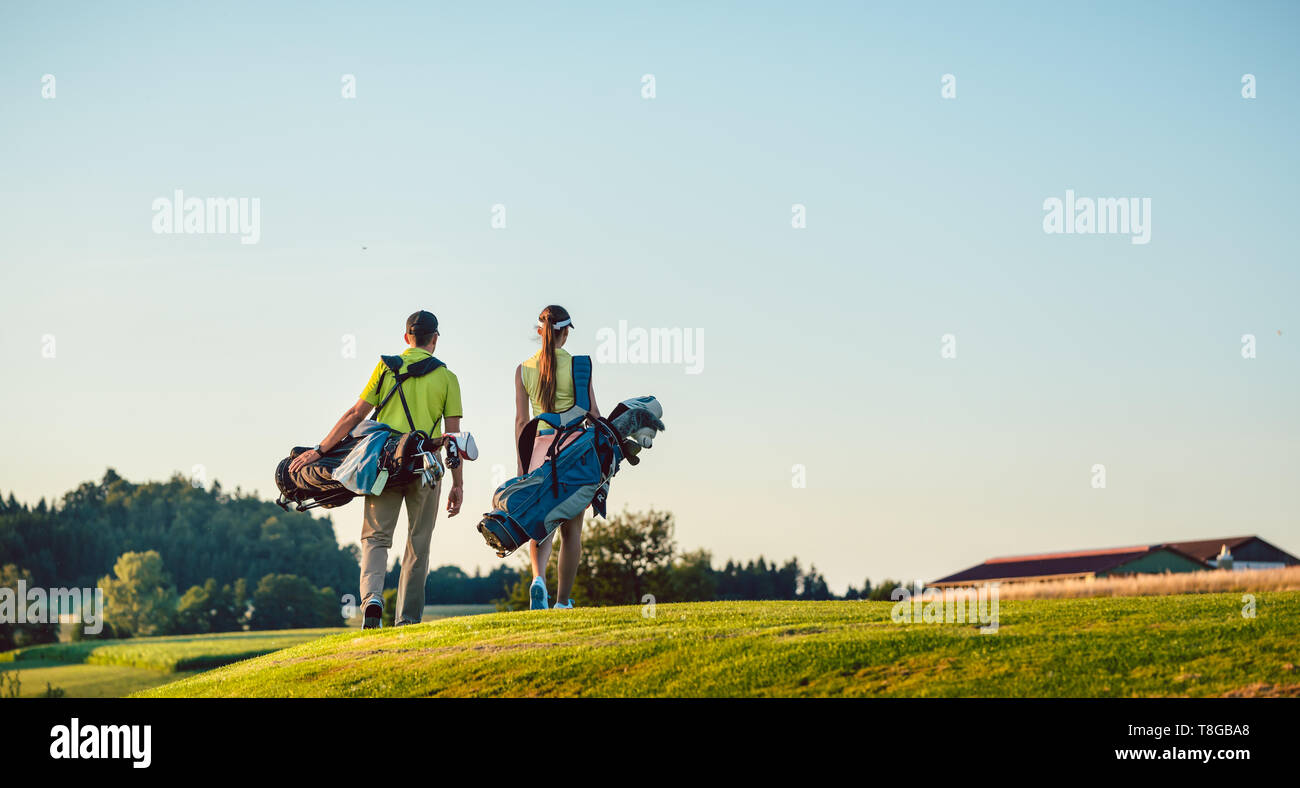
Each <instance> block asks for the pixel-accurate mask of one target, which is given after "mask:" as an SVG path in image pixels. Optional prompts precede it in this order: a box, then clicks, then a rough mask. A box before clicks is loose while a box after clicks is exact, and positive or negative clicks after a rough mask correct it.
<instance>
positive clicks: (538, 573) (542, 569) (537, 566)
mask: <svg viewBox="0 0 1300 788" xmlns="http://www.w3.org/2000/svg"><path fill="white" fill-rule="evenodd" d="M554 546H555V534H551V537H550V538H549V539H547V540H546V541H544V542H542V543H541V544H538V543H537V542H529V543H528V558H529V560H531V561H532V562H533V577H540V578H542V579H545V578H546V567H547V565H548V564H550V563H551V548H552V547H554ZM560 555H561V557H563V555H564V551H563V550H561V551H560Z"/></svg>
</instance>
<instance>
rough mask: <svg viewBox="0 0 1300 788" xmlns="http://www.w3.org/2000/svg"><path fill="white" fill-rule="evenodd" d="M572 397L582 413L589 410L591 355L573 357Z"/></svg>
mask: <svg viewBox="0 0 1300 788" xmlns="http://www.w3.org/2000/svg"><path fill="white" fill-rule="evenodd" d="M573 399H574V405H575V407H579V408H582V412H583V413H586V412H587V411H589V410H591V356H574V357H573Z"/></svg>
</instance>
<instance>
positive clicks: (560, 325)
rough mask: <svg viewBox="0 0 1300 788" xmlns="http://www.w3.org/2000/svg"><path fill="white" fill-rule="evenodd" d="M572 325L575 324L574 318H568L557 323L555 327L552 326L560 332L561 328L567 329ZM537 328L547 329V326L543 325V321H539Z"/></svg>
mask: <svg viewBox="0 0 1300 788" xmlns="http://www.w3.org/2000/svg"><path fill="white" fill-rule="evenodd" d="M572 324H573V318H571V317H566V318H564V319H563V320H561V321H560V322H558V323H556V324H555V325H554V326H552V327H553V328H554V329H555V330H556V331H559V330H560V329H561V328H567V327H569V326H570V325H572ZM537 327H538V328H546V324H545V323H543V322H542V321H540V320H538V321H537Z"/></svg>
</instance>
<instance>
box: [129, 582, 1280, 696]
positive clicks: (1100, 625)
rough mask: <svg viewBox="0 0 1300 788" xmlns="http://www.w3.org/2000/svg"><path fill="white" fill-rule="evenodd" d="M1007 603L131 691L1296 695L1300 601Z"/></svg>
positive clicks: (576, 640) (622, 624) (841, 614)
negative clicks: (993, 609) (981, 618)
mask: <svg viewBox="0 0 1300 788" xmlns="http://www.w3.org/2000/svg"><path fill="white" fill-rule="evenodd" d="M1256 598H1257V616H1256V617H1255V618H1249V619H1248V618H1243V617H1242V614H1241V610H1242V599H1241V595H1239V594H1201V595H1184V596H1165V597H1127V598H1096V599H1053V600H1025V601H1008V602H1003V603H1002V605H1001V609H1000V621H1001V626H1000V629H999V631H998V632H997V633H996V634H981V633H980V632H979V631H978V629H977V628H976V627H975V626H972V625H961V624H919V623H918V624H896V623H894V622H893V621H891V619H890V611H891V609H892V607H893V606H892V604H891V603H888V602H880V603H873V602H715V603H702V604H679V605H660V606H659V607H658V609H657V611H656V615H655V617H653V618H645V617H643V616H642V611H641V608H640V607H613V608H593V609H577V610H573V611H545V612H541V611H539V612H520V613H497V614H492V615H483V616H472V617H466V618H450V619H443V620H441V621H435V622H431V623H426V624H421V625H418V626H411V627H403V628H399V629H388V630H381V631H372V632H358V631H351V632H347V633H344V634H338V635H333V636H330V637H325V638H322V639H319V640H316V641H313V642H309V643H303V644H300V645H297V646H294V647H292V648H288V649H285V650H283V651H278V652H275V653H273V654H267V655H265V656H262V657H258V658H256V659H252V660H248V661H246V662H240V663H238V664H234V665H230V666H227V667H225V668H220V669H217V670H214V671H211V672H208V673H204V674H201V675H197V676H193V677H190V678H187V679H183V680H180V681H177V682H175V683H172V684H167V685H164V686H161V687H158V688H155V689H151V690H145V691H143V692H141V693H137V695H139V696H145V697H190V696H210V697H218V696H236V697H244V696H363V697H377V696H542V695H547V696H615V697H643V696H1012V697H1020V696H1084V697H1093V696H1146V695H1190V696H1205V695H1223V694H1227V693H1231V692H1240V691H1246V692H1255V693H1260V692H1263V693H1264V694H1296V693H1297V691H1300V674H1297V672H1296V667H1295V666H1296V665H1298V664H1300V592H1275V593H1261V594H1257V595H1256Z"/></svg>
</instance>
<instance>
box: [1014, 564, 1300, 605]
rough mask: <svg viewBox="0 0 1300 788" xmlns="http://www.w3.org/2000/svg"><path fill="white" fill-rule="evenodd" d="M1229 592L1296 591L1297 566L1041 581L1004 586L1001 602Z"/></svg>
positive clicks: (1299, 574)
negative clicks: (1005, 600) (1006, 600)
mask: <svg viewBox="0 0 1300 788" xmlns="http://www.w3.org/2000/svg"><path fill="white" fill-rule="evenodd" d="M1231 591H1239V592H1243V593H1245V592H1249V593H1255V592H1259V591H1300V566H1288V567H1281V568H1278V569H1242V570H1238V571H1233V572H1225V571H1223V570H1220V569H1211V570H1208V571H1205V572H1165V573H1162V574H1136V575H1117V576H1115V577H1090V578H1086V579H1082V580H1045V581H1043V582H1038V583H1004V584H1002V586H1001V587H1000V588H999V589H998V592H999V594H1000V596H1001V597H1002V598H1003V599H1057V598H1061V597H1087V596H1161V595H1166V594H1221V593H1226V592H1231Z"/></svg>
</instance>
